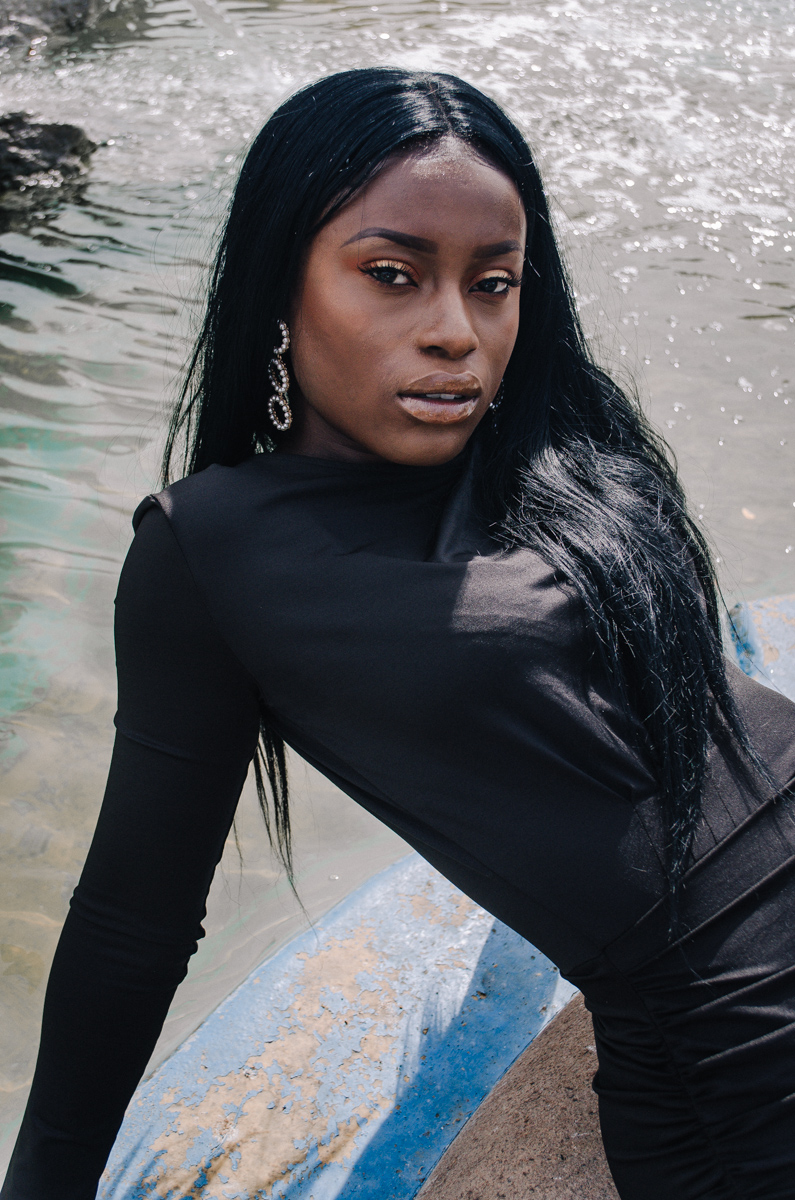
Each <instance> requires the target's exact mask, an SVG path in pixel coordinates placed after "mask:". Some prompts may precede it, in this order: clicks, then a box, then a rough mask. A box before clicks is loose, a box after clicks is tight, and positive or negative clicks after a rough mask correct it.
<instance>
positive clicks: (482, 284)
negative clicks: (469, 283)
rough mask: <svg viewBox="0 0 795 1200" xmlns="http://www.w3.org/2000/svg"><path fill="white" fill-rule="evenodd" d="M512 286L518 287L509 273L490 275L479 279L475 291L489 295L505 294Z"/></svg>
mask: <svg viewBox="0 0 795 1200" xmlns="http://www.w3.org/2000/svg"><path fill="white" fill-rule="evenodd" d="M512 287H516V283H515V281H514V280H513V279H510V278H509V277H508V276H507V275H490V276H489V278H488V279H480V280H478V282H477V283H476V284H475V287H474V288H473V291H476V292H485V293H486V295H488V296H504V295H506V293H507V292H508V291H509V290H510V289H511V288H512Z"/></svg>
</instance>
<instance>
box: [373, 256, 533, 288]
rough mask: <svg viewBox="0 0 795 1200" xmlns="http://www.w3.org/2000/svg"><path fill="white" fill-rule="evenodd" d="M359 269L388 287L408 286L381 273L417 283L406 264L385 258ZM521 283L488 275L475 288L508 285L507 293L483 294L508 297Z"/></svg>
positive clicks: (512, 277)
mask: <svg viewBox="0 0 795 1200" xmlns="http://www.w3.org/2000/svg"><path fill="white" fill-rule="evenodd" d="M359 269H360V270H361V271H362V272H363V273H364V274H365V275H369V276H370V277H371V278H372V279H375V280H376V281H377V282H378V283H383V284H385V285H386V286H387V287H405V286H406V285H405V284H404V283H401V284H396V283H395V281H394V279H391V280H389V279H379V278H378V273H379V272H381V271H394V272H395V273H396V274H398V275H405V276H406V278H407V279H409V280H411V282H412V283H416V280H415V278H414V276H413V275H412V273H411V271H410V270H409V269H408V267H407V266H406V264H405V263H401V262H394V261H393V260H392V259H386V258H385V259H382V260H380V261H379V262H374V263H370V265H369V266H367V267H360V268H359ZM521 282H522V281H521V279H517V278H516V277H515V276H514V275H488V276H486V278H485V279H479V280H478V282H477V284H476V285H475V286H476V287H479V286H480V284H483V283H504V284H505V285H506V290H505V291H499V292H496V291H495V292H489V291H487V292H482V293H481V295H485V296H507V294H508V289H509V288H516V287H520V286H521Z"/></svg>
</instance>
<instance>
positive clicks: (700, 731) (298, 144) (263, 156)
mask: <svg viewBox="0 0 795 1200" xmlns="http://www.w3.org/2000/svg"><path fill="white" fill-rule="evenodd" d="M450 136H452V137H455V138H458V139H460V140H461V141H463V142H465V143H467V144H469V145H470V146H472V147H473V149H474V150H475V151H476V152H478V153H480V154H482V155H483V156H485V157H486V158H488V160H489V161H491V162H492V163H493V164H495V165H496V166H497V167H499V168H500V169H501V170H502V171H504V172H505V174H506V175H508V176H509V177H510V178H511V179H512V180H513V181H514V183H515V184H516V187H517V188H518V190H519V193H520V195H521V197H522V201H523V203H524V206H525V210H526V212H527V218H528V241H527V254H526V261H525V270H524V283H523V286H522V291H521V301H520V304H521V316H520V324H519V333H518V337H517V340H516V346H515V349H514V352H513V355H512V357H511V360H510V363H509V365H508V368H507V371H506V374H505V379H504V385H505V386H504V396H503V399H502V401H501V404H500V406H499V412H498V420H497V421H496V422H491V421H489V420H487V421H484V422H482V423H481V425H480V426H479V427H478V430H477V431H476V434H475V435H474V436H475V440H476V442H477V443H478V462H479V464H480V468H479V478H478V485H479V492H480V500H481V503H482V505H483V509H484V512H485V513H486V515H487V517H488V519H489V520H490V522H491V524H492V527H493V528H494V531H495V534H496V535H497V536H498V537H499V538H500V539H501V540H502V541H503V542H504V543H505V544H506V545H520V546H525V547H530V548H533V549H535V550H537V551H538V552H539V554H541V555H542V556H543V557H544V558H545V560H546V561H548V562H549V563H550V564H552V565H554V566H555V567H556V568H557V569H558V570H559V572H560V573H561V575H562V576H563V577H565V579H566V580H568V581H569V582H570V584H572V585H573V586H574V587H575V588H576V590H577V591H578V593H579V595H580V597H581V600H582V603H583V606H584V611H585V616H586V620H587V623H588V625H589V628H590V630H591V632H592V635H593V643H594V647H595V648H597V649H598V652H599V653H600V654H601V655H602V657H603V659H604V661H605V662H606V664H607V665H608V668H609V669H610V670H611V672H612V675H613V677H614V679H615V680H616V683H617V686H618V689H619V692H620V694H621V697H622V699H623V702H624V704H625V705H626V707H627V709H628V710H631V711H633V712H634V713H635V714H637V715H638V716H639V717H640V719H641V722H642V728H643V731H644V733H643V736H644V739H645V742H646V747H647V750H648V752H649V753H650V755H651V758H652V761H653V763H654V766H655V769H656V773H657V776H658V779H659V786H660V796H661V800H662V804H663V810H664V816H665V821H666V826H667V831H668V839H667V841H668V845H667V871H668V876H669V882H670V887H671V895H672V897H673V900H674V905H673V910H674V911H675V904H676V897H677V895H678V893H679V889H680V885H681V879H682V874H683V872H684V870H685V867H686V864H687V860H688V855H689V850H690V847H691V844H692V839H693V834H694V830H695V827H696V824H697V821H698V816H699V811H700V798H701V794H702V791H703V788H704V783H705V780H706V775H707V770H708V763H707V754H708V749H709V743H710V737H711V736H715V735H716V734H718V735H719V734H720V733H721V731H723V733H724V735H725V736H726V739H727V742H730V743H731V744H733V745H734V746H735V747H736V748H739V750H740V751H741V756H742V758H743V759H744V760H746V761H748V762H750V763H752V764H753V765H755V766H756V767H757V768H758V767H759V763H758V761H757V759H756V756H755V755H754V752H753V750H752V748H751V747H750V745H749V743H748V739H747V735H746V733H745V731H744V729H743V725H742V721H741V719H740V716H739V713H738V711H737V708H736V705H735V702H734V700H733V697H732V693H731V690H730V688H729V686H728V683H727V680H726V673H725V664H724V659H723V653H722V645H721V633H720V615H719V597H718V591H717V586H716V582H715V574H714V570H713V566H712V563H711V559H710V554H709V551H708V548H707V545H706V544H705V541H704V538H703V536H702V535H701V533H700V531H699V529H698V528H697V526H696V525H695V524H694V522H693V520H692V519H691V517H690V516H689V514H688V510H687V505H686V502H685V498H684V495H683V492H682V489H681V486H680V484H679V482H678V480H677V476H676V471H675V468H674V465H673V463H672V461H671V459H670V458H669V454H668V451H667V448H666V446H665V444H664V443H663V441H662V439H661V438H660V437H659V436H658V435H657V434H656V433H655V432H654V431H653V430H652V428H651V427H650V425H649V424H648V422H647V421H646V419H645V417H644V415H643V413H642V411H641V409H640V407H639V405H638V403H637V401H636V400H635V398H634V397H633V396H631V395H628V394H627V393H626V392H625V391H623V390H622V389H621V388H619V387H618V386H617V385H616V384H615V383H614V382H613V381H612V380H611V379H610V378H609V377H608V375H606V374H605V372H604V371H602V370H601V369H600V368H599V367H598V366H597V365H596V363H595V362H594V360H593V358H592V357H591V354H590V353H589V350H588V346H587V343H586V341H585V338H584V336H583V333H582V329H581V327H580V323H579V320H578V317H577V312H576V307H575V304H574V299H573V295H572V292H571V289H570V286H569V283H568V281H567V277H566V272H565V269H564V266H563V263H562V261H561V257H560V254H559V251H558V247H557V245H556V241H555V237H554V234H553V231H552V226H551V223H550V217H549V210H548V206H547V201H546V197H545V195H544V190H543V186H542V183H541V179H540V177H539V174H538V171H537V169H536V167H535V164H534V162H533V158H532V155H531V153H530V150H529V148H528V145H527V143H526V142H525V140H524V138H523V137H522V135H521V133H520V132H519V130H518V129H517V128H516V126H515V125H514V124H513V123H512V122H511V120H510V119H509V118H508V116H507V115H506V114H505V113H504V112H503V111H502V109H501V108H500V107H499V106H498V105H497V104H495V103H494V101H492V100H490V99H489V98H488V97H487V96H485V95H483V93H482V92H479V91H478V90H477V89H476V88H474V87H472V86H470V85H469V84H467V83H465V82H464V81H463V80H461V79H457V78H456V77H455V76H452V75H442V74H431V73H426V72H415V71H405V70H400V69H396V68H372V69H364V70H355V71H345V72H342V73H340V74H337V75H332V76H329V77H328V78H326V79H321V80H320V81H319V82H317V83H313V84H311V85H310V86H308V87H306V88H304V89H303V90H302V91H300V92H298V93H297V94H296V95H294V96H292V97H291V98H290V99H289V100H287V101H285V103H284V104H282V105H281V106H280V107H279V108H278V109H277V110H276V112H274V114H273V116H272V117H271V118H270V119H269V120H268V122H267V123H266V124H265V126H264V127H263V129H262V131H261V132H260V133H259V135H258V137H257V139H256V141H255V142H254V144H253V146H252V147H251V150H250V151H249V154H248V156H247V158H246V161H245V163H244V165H243V168H242V171H241V173H240V178H239V180H238V183H237V187H236V190H235V194H234V197H233V200H232V204H231V209H230V212H229V218H228V220H227V223H226V227H225V229H224V231H223V234H222V236H221V240H220V245H219V248H218V253H217V257H216V261H215V266H214V269H213V272H212V278H211V283H210V289H209V298H208V302H207V309H206V315H205V319H204V324H203V327H202V329H201V332H200V334H199V337H198V340H197V342H196V346H195V349H194V351H193V355H192V358H191V360H190V365H189V368H188V371H187V376H186V380H185V384H184V389H183V391H182V394H181V397H180V401H179V403H178V405H177V407H176V410H175V412H174V415H173V418H172V421H171V427H170V431H169V436H168V442H167V446H166V451H165V457H164V464H163V481H164V484H165V483H167V482H168V480H169V478H170V475H171V471H172V468H173V466H174V463H175V460H176V459H177V458H178V457H179V452H178V447H179V448H181V455H182V460H181V466H182V471H183V473H190V472H193V471H200V470H202V469H203V468H204V467H206V466H208V465H209V464H210V463H221V464H226V465H234V464H235V463H238V462H240V461H241V460H243V459H245V458H247V457H248V456H249V455H251V454H252V453H255V452H256V451H257V450H258V449H260V448H262V447H263V446H265V445H268V444H269V443H270V444H272V443H271V439H274V438H278V434H276V433H275V432H274V430H273V427H272V426H271V425H270V424H269V422H268V419H267V414H266V411H265V404H264V388H265V386H266V380H267V363H268V360H269V358H270V356H271V354H272V353H273V349H274V347H275V345H276V344H277V343H278V342H279V341H280V334H279V332H278V328H277V322H278V321H279V319H280V318H281V317H282V316H283V315H284V314H285V313H286V312H287V311H288V308H289V299H290V296H291V294H292V292H293V289H294V286H295V283H296V280H297V277H298V272H299V269H300V265H301V261H302V254H303V252H304V250H305V248H306V246H307V243H308V242H309V239H310V238H311V237H312V236H313V235H314V234H315V233H316V232H317V230H318V229H319V228H320V227H321V226H322V225H323V224H324V223H325V222H326V221H328V220H330V219H331V217H332V216H333V215H334V214H335V213H336V212H337V211H339V209H340V207H341V206H342V205H344V204H345V203H346V202H347V201H348V200H349V199H350V198H351V197H352V196H353V195H354V194H355V193H356V192H357V191H358V190H359V189H360V188H361V187H363V186H364V185H365V184H366V183H367V182H368V181H369V180H371V179H372V178H373V177H374V176H375V174H376V173H377V172H378V171H379V170H380V169H382V168H383V166H384V164H385V163H386V162H387V161H388V160H389V159H390V158H391V157H393V156H395V155H397V154H401V153H408V152H410V151H411V150H412V149H415V148H420V147H424V146H426V145H429V144H432V143H433V142H435V141H437V140H439V139H441V138H444V137H450ZM255 765H256V773H257V781H258V792H259V796H260V804H261V806H262V809H263V813H264V815H265V817H266V822H267V824H268V832H269V834H270V835H271V841H272V843H273V844H274V846H275V848H276V849H277V851H278V852H279V854H280V855H281V858H282V861H283V862H284V864H285V865H286V867H287V869H288V873H289V874H290V877H291V878H292V863H291V858H290V824H289V808H288V790H287V776H286V769H285V756H284V746H283V744H282V743H281V742H280V740H279V738H278V737H277V736H275V734H274V733H273V731H272V729H271V727H270V724H269V721H268V714H267V711H266V710H265V709H263V714H262V739H261V746H260V751H259V754H258V758H257V761H256V764H255ZM266 779H267V780H268V781H269V783H270V793H271V794H270V797H268V796H267V793H266V787H265V780H266Z"/></svg>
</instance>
